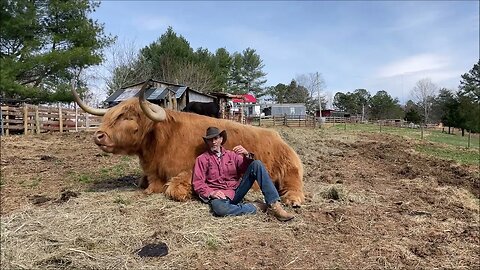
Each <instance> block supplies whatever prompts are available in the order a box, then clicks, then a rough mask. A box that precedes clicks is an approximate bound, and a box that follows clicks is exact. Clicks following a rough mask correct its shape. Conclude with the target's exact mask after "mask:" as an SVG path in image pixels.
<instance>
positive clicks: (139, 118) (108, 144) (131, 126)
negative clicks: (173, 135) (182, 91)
mask: <svg viewBox="0 0 480 270" xmlns="http://www.w3.org/2000/svg"><path fill="white" fill-rule="evenodd" d="M151 82H152V81H151V80H147V81H146V82H145V83H144V84H143V86H142V88H141V89H140V91H139V95H138V99H137V98H131V99H128V100H126V101H123V102H122V103H120V104H118V105H117V106H115V107H113V108H110V109H95V108H92V107H90V106H88V105H87V104H86V103H85V102H83V101H82V100H81V99H80V97H79V95H78V93H77V92H76V91H75V89H74V88H73V87H72V94H73V98H74V100H75V102H77V104H78V105H79V106H80V107H81V108H82V109H83V110H84V111H85V112H88V113H91V114H93V115H99V116H103V121H102V124H101V125H100V128H99V129H98V131H97V132H95V135H94V141H95V143H96V144H97V145H98V147H100V149H102V150H103V151H105V152H107V153H114V154H127V155H133V154H138V151H139V150H140V148H141V146H142V145H141V144H142V141H143V139H144V137H145V136H146V133H147V132H148V130H150V129H151V127H152V125H153V123H154V122H159V121H164V120H165V119H166V113H165V110H164V109H163V108H162V107H160V106H158V105H156V104H152V103H150V102H148V101H147V100H146V99H145V96H144V95H145V90H146V89H148V88H149V87H150V86H151Z"/></svg>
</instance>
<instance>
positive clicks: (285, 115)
mask: <svg viewBox="0 0 480 270" xmlns="http://www.w3.org/2000/svg"><path fill="white" fill-rule="evenodd" d="M283 125H284V126H287V114H284V115H283Z"/></svg>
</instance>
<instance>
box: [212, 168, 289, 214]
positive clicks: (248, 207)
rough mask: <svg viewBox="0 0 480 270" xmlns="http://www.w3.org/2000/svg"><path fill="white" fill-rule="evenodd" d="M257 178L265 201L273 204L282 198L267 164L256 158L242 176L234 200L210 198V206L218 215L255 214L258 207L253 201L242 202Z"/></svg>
mask: <svg viewBox="0 0 480 270" xmlns="http://www.w3.org/2000/svg"><path fill="white" fill-rule="evenodd" d="M255 180H257V183H258V185H259V186H260V190H261V191H262V193H263V196H264V197H265V202H266V203H267V204H272V203H274V202H276V201H278V200H280V196H279V194H278V191H277V189H276V188H275V185H274V184H273V182H272V179H271V178H270V175H268V172H267V170H266V169H265V166H264V165H263V163H262V162H261V161H260V160H254V161H253V162H252V163H251V164H250V165H249V166H248V168H247V171H245V174H244V175H243V176H242V180H241V182H240V185H239V186H238V187H237V189H236V190H235V196H234V198H233V200H230V199H228V198H227V199H213V200H210V202H209V203H210V206H211V207H212V211H213V213H214V214H215V215H217V216H221V217H223V216H239V215H245V214H255V213H256V212H257V208H256V207H255V206H254V205H253V204H251V203H240V202H241V201H242V200H243V198H244V197H245V195H246V194H247V192H248V191H249V190H250V188H251V187H252V186H253V183H254V182H255Z"/></svg>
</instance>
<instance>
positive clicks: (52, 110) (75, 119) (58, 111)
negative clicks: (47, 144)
mask: <svg viewBox="0 0 480 270" xmlns="http://www.w3.org/2000/svg"><path fill="white" fill-rule="evenodd" d="M0 107H1V110H0V112H1V123H0V124H1V130H2V135H10V134H33V133H37V134H38V133H42V132H48V131H50V132H54V131H58V132H68V131H79V130H95V129H96V128H97V127H98V126H99V125H100V122H101V117H99V116H93V115H89V114H88V113H85V112H84V111H83V110H81V109H67V108H63V107H62V106H60V105H58V106H36V105H29V104H23V105H21V106H0Z"/></svg>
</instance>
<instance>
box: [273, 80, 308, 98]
mask: <svg viewBox="0 0 480 270" xmlns="http://www.w3.org/2000/svg"><path fill="white" fill-rule="evenodd" d="M265 94H267V95H269V96H271V97H272V100H273V101H275V102H276V103H306V102H307V101H308V98H309V94H308V90H307V89H306V88H305V87H303V86H301V85H298V84H297V82H296V81H295V80H292V81H291V82H290V84H289V85H285V84H283V83H279V84H277V85H276V86H275V87H270V88H268V89H267V91H266V92H265Z"/></svg>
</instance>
